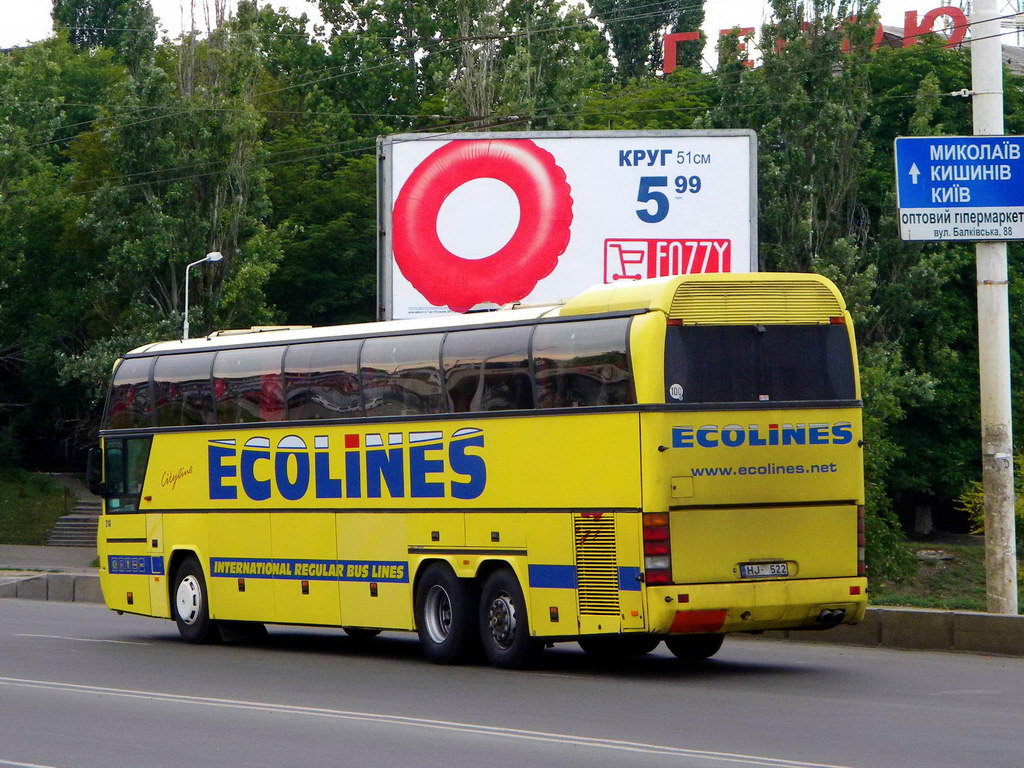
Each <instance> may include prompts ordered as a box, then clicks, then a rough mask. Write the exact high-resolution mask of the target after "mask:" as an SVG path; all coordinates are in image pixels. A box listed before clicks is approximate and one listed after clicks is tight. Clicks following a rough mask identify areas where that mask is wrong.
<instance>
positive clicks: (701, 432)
mask: <svg viewBox="0 0 1024 768" xmlns="http://www.w3.org/2000/svg"><path fill="white" fill-rule="evenodd" d="M851 440H853V425H852V424H851V423H850V422H848V421H837V422H833V423H831V424H829V423H825V422H822V423H820V424H768V425H767V426H764V425H762V424H751V425H750V426H749V427H742V426H740V425H739V424H726V425H725V426H720V425H718V424H705V425H704V426H702V427H673V428H672V447H673V448H694V447H698V448H718V447H725V448H739V447H740V446H743V445H749V446H764V445H846V444H847V443H849V442H850V441H851Z"/></svg>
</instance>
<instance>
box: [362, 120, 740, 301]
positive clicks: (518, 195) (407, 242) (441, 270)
mask: <svg viewBox="0 0 1024 768" xmlns="http://www.w3.org/2000/svg"><path fill="white" fill-rule="evenodd" d="M379 154H380V165H379V168H380V173H381V175H380V182H379V185H378V188H379V206H380V218H379V221H380V231H379V243H380V245H379V258H380V270H379V273H378V274H379V291H380V311H381V316H382V318H384V319H392V318H404V317H417V316H423V315H437V314H444V313H448V312H451V311H455V312H463V311H466V310H468V309H470V308H472V307H474V306H480V305H484V304H499V305H501V304H506V303H511V302H523V303H526V304H539V303H550V302H557V301H559V300H560V299H564V298H567V297H570V296H574V295H576V294H577V293H579V292H580V291H582V290H584V289H585V288H588V287H590V286H591V285H594V284H597V283H601V282H605V283H615V282H629V281H633V280H643V279H647V278H654V277H665V276H670V275H679V274H692V273H703V272H752V271H756V270H757V177H756V157H757V137H756V135H755V134H754V132H753V131H749V130H724V131H577V132H572V131H564V132H562V131H551V132H505V133H490V134H481V133H470V134H436V135H430V134H406V135H398V136H389V137H387V138H385V139H384V140H382V141H381V143H380V146H379Z"/></svg>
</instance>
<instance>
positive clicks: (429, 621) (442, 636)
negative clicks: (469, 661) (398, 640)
mask: <svg viewBox="0 0 1024 768" xmlns="http://www.w3.org/2000/svg"><path fill="white" fill-rule="evenodd" d="M476 604H477V591H476V589H475V588H474V586H473V582H471V581H466V580H464V579H460V578H458V577H457V576H456V575H455V573H454V571H452V569H451V568H450V567H449V566H448V565H447V564H445V563H434V564H433V565H430V566H428V567H427V569H426V570H425V571H424V572H423V575H422V576H421V577H420V579H419V582H418V583H417V585H416V600H415V604H414V608H415V614H416V632H417V634H418V635H419V638H420V645H421V646H423V653H424V654H425V655H426V657H427V658H428V659H430V661H432V662H434V663H435V664H455V663H458V662H459V661H462V660H463V659H464V658H466V656H468V655H469V654H470V653H471V652H472V650H473V649H474V648H475V647H476V646H477V644H478V643H477V639H476V632H475V627H474V626H473V623H474V622H473V616H474V615H475V612H476Z"/></svg>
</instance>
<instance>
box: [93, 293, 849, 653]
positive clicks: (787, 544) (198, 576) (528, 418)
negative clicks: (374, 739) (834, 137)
mask: <svg viewBox="0 0 1024 768" xmlns="http://www.w3.org/2000/svg"><path fill="white" fill-rule="evenodd" d="M100 436H101V447H100V448H99V449H96V451H95V453H94V457H95V458H96V461H95V462H94V465H95V466H94V469H92V470H90V474H91V481H92V484H93V486H94V487H95V488H96V489H97V491H98V492H99V493H100V494H101V495H102V496H103V497H104V509H103V514H102V517H101V522H100V527H99V536H98V547H99V553H100V580H101V584H102V588H103V594H104V598H105V600H106V604H107V606H108V607H109V608H111V609H113V610H115V611H117V612H118V613H134V614H142V615H146V616H157V617H164V618H169V619H173V620H174V621H175V622H177V626H178V629H179V630H180V633H181V635H182V636H183V637H184V639H185V640H187V641H190V642H197V643H199V642H210V641H214V640H217V639H220V638H221V637H223V636H224V635H228V634H231V633H232V632H233V631H237V630H238V628H240V627H242V628H244V627H256V628H258V629H262V627H263V625H265V624H266V623H273V624H293V625H316V626H326V627H340V628H342V629H344V630H345V631H346V632H348V633H349V634H352V635H356V636H362V637H366V636H372V635H373V634H375V633H377V632H379V631H381V630H407V631H415V632H417V633H418V635H419V640H420V642H421V644H422V647H423V650H424V653H425V655H426V656H427V657H428V658H429V659H430V660H432V661H435V662H440V663H452V662H457V661H459V660H462V659H464V658H467V657H468V656H472V655H473V654H474V653H477V652H479V650H480V649H481V646H482V650H483V651H484V653H485V654H486V657H487V658H488V659H489V660H490V661H491V663H493V664H494V665H496V666H499V667H510V668H511V667H521V666H524V665H527V664H529V663H531V661H532V660H534V658H535V656H536V654H537V653H539V651H540V650H541V649H542V648H543V647H544V646H546V645H550V644H552V643H556V642H562V641H576V642H578V643H579V644H580V645H581V646H582V647H583V649H584V650H585V651H587V652H588V653H591V654H595V655H599V656H604V657H613V656H620V655H628V654H633V655H636V654H643V653H647V652H650V651H652V650H653V649H654V648H655V647H656V646H657V645H658V643H660V642H661V641H664V642H665V643H666V645H667V647H668V649H669V650H670V651H671V652H672V653H673V654H675V655H676V656H677V657H679V658H681V659H684V660H695V659H704V658H708V657H710V656H711V655H713V654H714V653H715V652H717V651H718V649H719V648H720V646H721V644H722V638H723V637H724V635H725V634H727V633H730V632H748V633H759V632H762V631H764V630H771V629H826V628H829V627H833V626H835V625H837V624H852V623H856V622H858V621H860V620H861V618H862V617H863V614H864V610H865V603H866V588H867V584H866V579H865V571H864V506H863V504H864V498H863V497H864V491H863V470H862V467H863V459H862V450H863V441H862V439H861V437H862V434H861V400H860V389H859V382H858V376H857V362H856V352H855V346H854V335H853V327H852V325H851V322H850V315H849V313H848V312H847V311H846V308H845V304H844V302H843V299H842V297H841V296H840V294H839V292H838V291H837V290H836V288H835V286H834V285H833V284H832V283H831V282H829V281H828V280H826V279H825V278H823V277H820V276H817V275H808V274H782V273H778V274H769V273H762V274H743V275H740V274H737V275H699V276H683V277H673V278H665V279H658V280H649V281H640V282H635V283H633V282H631V283H629V284H625V285H624V284H622V283H618V284H613V285H605V286H599V287H595V288H592V289H590V290H587V291H585V292H584V293H582V294H580V295H579V296H577V297H575V298H573V299H571V300H569V301H566V302H565V303H564V304H561V305H558V306H548V307H536V308H510V309H502V310H499V311H494V312H480V313H468V314H464V315H447V316H441V317H430V318H426V319H419V320H408V321H393V322H380V323H368V324H361V325H345V326H335V327H325V328H292V329H285V328H272V329H252V330H250V331H222V332H218V333H213V334H211V335H209V336H207V337H205V338H202V339H188V340H177V341H168V342H161V343H155V344H150V345H148V346H143V347H140V348H138V349H136V350H134V351H132V352H130V353H128V354H126V355H125V356H124V358H123V359H121V360H119V361H118V363H117V365H116V367H115V369H114V373H113V381H112V383H111V386H110V391H109V396H108V399H107V404H106V409H105V413H104V423H103V429H102V430H101V432H100Z"/></svg>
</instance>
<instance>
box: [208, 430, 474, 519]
mask: <svg viewBox="0 0 1024 768" xmlns="http://www.w3.org/2000/svg"><path fill="white" fill-rule="evenodd" d="M331 437H332V436H328V435H317V436H315V437H313V445H312V446H310V445H309V444H308V443H307V442H306V439H305V438H303V437H300V436H299V435H286V436H284V437H282V438H280V439H278V440H277V441H276V444H274V445H272V444H271V439H270V438H269V437H263V436H257V437H251V438H249V439H248V440H246V441H245V444H244V445H238V441H236V440H235V439H233V438H228V439H223V440H210V441H209V445H208V446H207V456H208V462H209V480H210V498H211V499H237V498H239V492H241V495H242V497H243V498H248V499H250V500H251V501H267V500H268V499H270V498H271V497H272V496H274V495H275V492H276V494H277V495H280V496H282V497H284V498H285V499H287V500H289V501H299V500H300V499H304V498H308V497H309V496H310V495H311V496H313V497H314V498H317V499H342V498H348V499H379V498H388V497H390V498H392V499H405V498H409V499H428V498H435V499H437V498H445V497H446V496H450V497H452V498H456V499H475V498H477V497H478V496H480V494H482V493H483V492H484V488H485V487H486V485H487V465H486V463H485V462H484V458H483V456H480V455H478V454H477V453H475V452H473V453H471V452H469V450H467V449H470V448H478V449H479V448H483V446H484V433H483V430H481V429H477V428H475V427H471V428H464V429H457V430H456V431H455V432H454V433H453V434H452V435H451V436H450V437H447V438H446V437H445V435H444V434H443V433H442V432H440V431H432V432H391V433H388V434H387V435H383V434H380V433H370V434H367V435H358V434H346V435H344V436H343V437H344V440H343V441H338V442H342V443H343V444H338V442H336V441H334V440H332V439H331ZM338 437H342V435H338Z"/></svg>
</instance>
